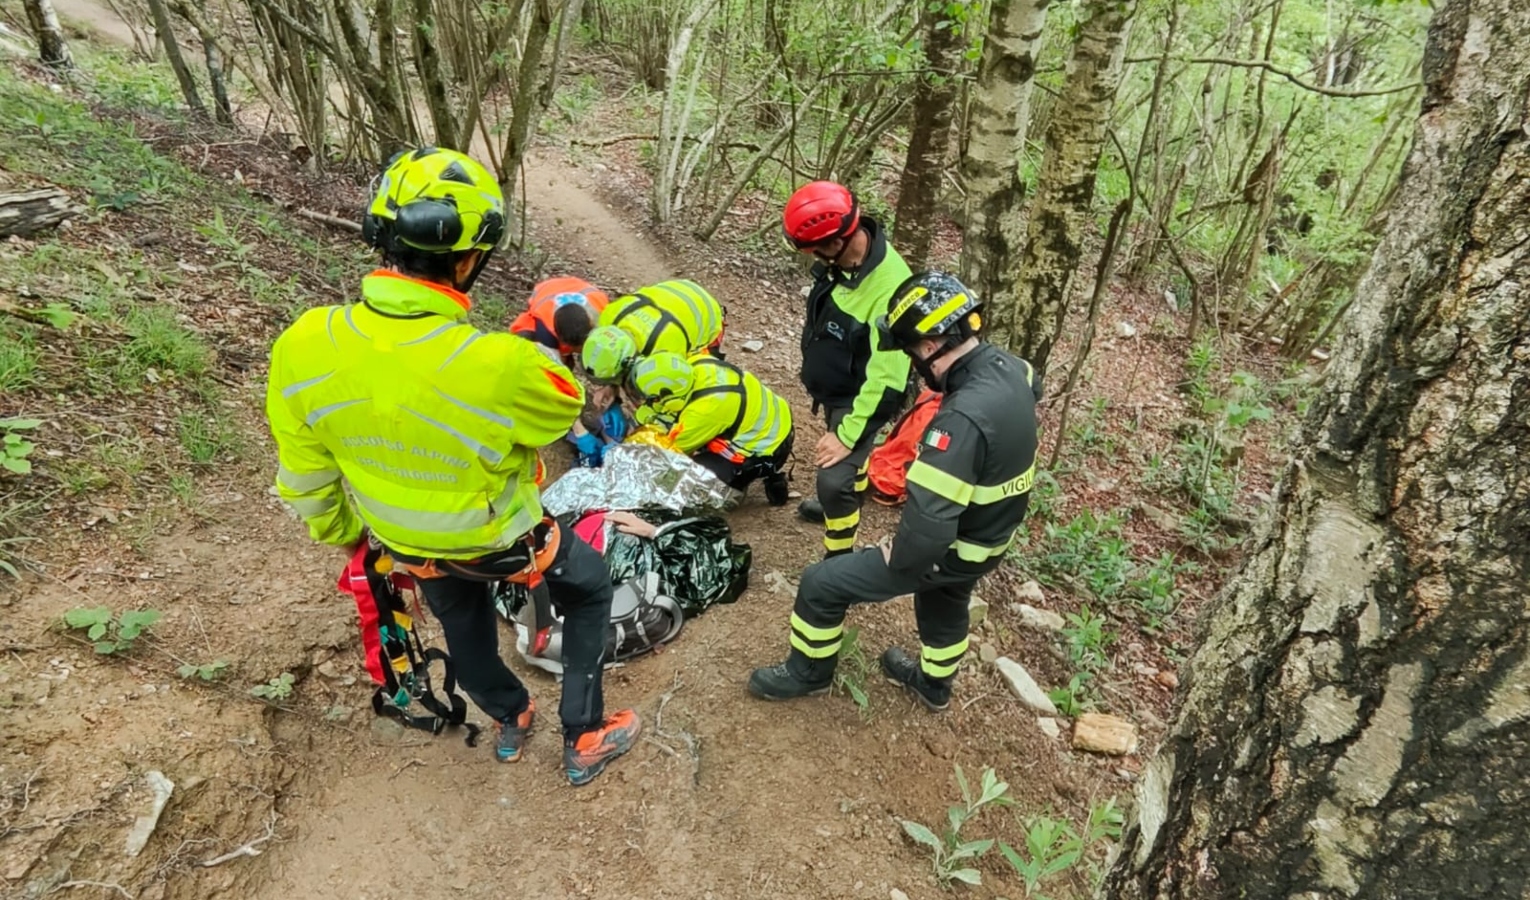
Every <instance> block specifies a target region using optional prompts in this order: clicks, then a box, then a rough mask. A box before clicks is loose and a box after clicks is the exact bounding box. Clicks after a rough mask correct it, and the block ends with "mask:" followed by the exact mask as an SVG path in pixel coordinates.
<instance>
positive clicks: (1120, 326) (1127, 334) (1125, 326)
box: [1116, 322, 1137, 338]
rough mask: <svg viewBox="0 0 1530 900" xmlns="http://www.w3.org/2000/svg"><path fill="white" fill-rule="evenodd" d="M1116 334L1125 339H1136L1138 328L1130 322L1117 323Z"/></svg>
mask: <svg viewBox="0 0 1530 900" xmlns="http://www.w3.org/2000/svg"><path fill="white" fill-rule="evenodd" d="M1116 334H1119V335H1120V336H1121V337H1124V338H1133V337H1136V336H1137V326H1135V325H1133V324H1132V323H1130V322H1117V323H1116Z"/></svg>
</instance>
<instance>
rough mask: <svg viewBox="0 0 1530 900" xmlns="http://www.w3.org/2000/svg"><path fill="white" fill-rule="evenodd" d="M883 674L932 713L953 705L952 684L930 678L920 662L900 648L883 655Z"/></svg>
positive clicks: (893, 648) (889, 649) (888, 649)
mask: <svg viewBox="0 0 1530 900" xmlns="http://www.w3.org/2000/svg"><path fill="white" fill-rule="evenodd" d="M882 674H883V675H886V676H887V680H888V681H890V682H892V683H893V684H896V685H898V686H899V687H902V688H903V689H905V690H907V691H908V692H909V693H911V694H913V695H914V696H915V697H917V698H919V702H920V703H923V704H924V706H925V708H926V709H928V710H930V711H931V712H942V711H944V710H945V708H946V707H947V706H950V705H951V682H950V681H936V680H935V679H933V678H929V677H928V676H926V675H925V674H924V672H923V671H922V670H921V669H920V668H919V660H917V659H914V658H913V657H912V656H909V655H908V654H907V653H904V652H903V649H902V648H900V647H888V648H887V652H886V653H883V654H882Z"/></svg>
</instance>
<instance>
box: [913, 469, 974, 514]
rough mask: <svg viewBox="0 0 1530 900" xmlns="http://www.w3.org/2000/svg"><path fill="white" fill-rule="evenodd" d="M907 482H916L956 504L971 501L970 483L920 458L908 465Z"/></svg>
mask: <svg viewBox="0 0 1530 900" xmlns="http://www.w3.org/2000/svg"><path fill="white" fill-rule="evenodd" d="M908 482H909V484H917V485H919V486H920V487H922V488H924V489H925V490H927V491H930V492H932V493H934V494H935V495H937V496H940V497H944V498H946V499H947V500H950V501H951V502H952V503H955V504H956V505H958V506H966V505H967V504H968V503H970V502H972V485H970V484H968V483H967V482H965V481H962V480H961V479H960V478H957V477H956V476H955V475H952V474H951V473H950V472H943V471H941V470H940V469H937V468H935V467H934V466H932V465H930V464H929V463H927V462H925V461H924V460H922V459H916V460H914V464H913V465H911V466H909V467H908Z"/></svg>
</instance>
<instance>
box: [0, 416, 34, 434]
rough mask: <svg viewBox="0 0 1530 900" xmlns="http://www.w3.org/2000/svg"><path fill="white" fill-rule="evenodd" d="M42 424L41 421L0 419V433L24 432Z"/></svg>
mask: <svg viewBox="0 0 1530 900" xmlns="http://www.w3.org/2000/svg"><path fill="white" fill-rule="evenodd" d="M42 423H43V420H42V419H22V418H13V419H0V431H26V430H28V429H31V428H36V427H37V426H39V425H41V424H42Z"/></svg>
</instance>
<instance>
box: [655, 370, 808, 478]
mask: <svg viewBox="0 0 1530 900" xmlns="http://www.w3.org/2000/svg"><path fill="white" fill-rule="evenodd" d="M689 362H690V364H691V366H692V367H693V369H694V372H695V381H694V383H693V386H692V388H691V392H690V394H688V395H687V396H685V397H684V398H675V399H671V400H669V401H668V403H669V404H670V405H678V406H679V409H678V410H673V409H662V410H653V411H652V412H649V413H645V412H644V411H643V410H648V409H651V407H648V406H646V405H645V407H643V409H641V410H639V413H638V414H637V416H636V417H637V418H638V420H639V422H640V423H641V422H643V420H645V419H648V420H651V421H653V422H655V423H659V424H663V425H667V426H669V428H670V431H669V436H670V439H671V440H672V441H674V446H675V450H677V451H679V452H680V453H685V454H687V455H689V454H694V453H697V452H700V451H701V450H702V449H710V450H712V451H713V452H717V453H720V454H722V455H724V456H732V455H737V456H746V457H748V456H769V455H771V454H772V453H775V452H776V450H777V449H778V448H779V447H780V446H781V444H782V443H783V442H784V441H785V440H786V439H787V438H788V437H790V436H791V433H792V410H791V407H790V406H788V405H787V403H786V401H785V400H782V399H781V398H780V397H779V396H778V395H776V394H775V392H773V391H771V389H770V388H768V387H766V386H765V385H764V384H762V383H760V380H759V379H758V378H756V377H754V375H753V374H752V373H749V372H745V371H744V370H742V369H740V368H738V367H736V366H732V365H729V364H728V363H725V362H723V361H722V360H720V359H715V358H713V357H711V356H707V355H705V354H698V355H696V356H693V357H691V359H690V360H689ZM677 401H678V402H677Z"/></svg>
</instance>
